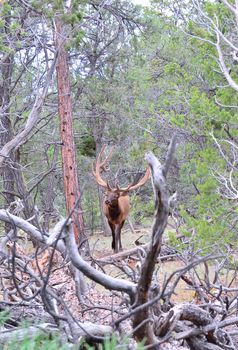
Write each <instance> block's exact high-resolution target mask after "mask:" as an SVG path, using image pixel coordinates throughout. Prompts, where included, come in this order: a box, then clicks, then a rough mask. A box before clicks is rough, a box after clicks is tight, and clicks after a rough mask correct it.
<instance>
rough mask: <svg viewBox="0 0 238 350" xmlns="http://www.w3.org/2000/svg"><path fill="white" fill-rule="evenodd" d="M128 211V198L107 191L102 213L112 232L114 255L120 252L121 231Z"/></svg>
mask: <svg viewBox="0 0 238 350" xmlns="http://www.w3.org/2000/svg"><path fill="white" fill-rule="evenodd" d="M129 211H130V203H129V196H128V195H125V194H121V193H118V192H113V191H107V193H106V195H105V198H104V203H103V212H104V215H105V216H106V217H107V220H108V224H109V226H110V228H111V230H112V249H113V250H114V252H115V253H117V252H118V251H119V249H120V250H122V244H121V229H122V227H123V225H124V222H125V220H126V218H127V216H128V214H129Z"/></svg>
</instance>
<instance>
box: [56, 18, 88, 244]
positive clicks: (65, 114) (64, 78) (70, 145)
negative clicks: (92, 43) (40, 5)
mask: <svg viewBox="0 0 238 350" xmlns="http://www.w3.org/2000/svg"><path fill="white" fill-rule="evenodd" d="M63 29H64V28H63V25H62V22H61V19H60V15H59V14H58V15H56V16H55V33H54V34H55V38H54V39H55V47H56V50H57V51H58V60H57V65H56V76H57V86H58V104H59V117H60V134H61V140H62V166H63V179H64V191H65V200H66V210H67V214H68V215H71V217H72V219H73V230H74V235H75V239H76V242H77V243H79V242H80V236H81V235H82V234H83V231H84V220H83V215H82V211H81V209H80V205H79V200H80V195H81V194H80V190H79V183H78V175H77V165H76V155H75V144H74V134H73V118H72V103H71V96H70V95H71V89H70V81H69V65H68V55H67V52H66V50H65V42H66V38H65V35H64V30H63Z"/></svg>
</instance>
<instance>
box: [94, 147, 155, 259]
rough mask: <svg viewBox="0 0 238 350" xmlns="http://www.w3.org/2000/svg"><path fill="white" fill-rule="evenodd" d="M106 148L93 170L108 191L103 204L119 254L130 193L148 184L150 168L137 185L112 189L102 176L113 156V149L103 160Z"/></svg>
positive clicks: (114, 246)
mask: <svg viewBox="0 0 238 350" xmlns="http://www.w3.org/2000/svg"><path fill="white" fill-rule="evenodd" d="M105 147H106V146H105V145H104V146H103V147H102V149H101V151H100V152H99V154H98V157H97V160H96V165H95V168H94V169H93V175H94V177H95V179H96V182H97V184H98V185H99V186H101V187H103V188H105V189H106V193H105V197H104V202H103V213H104V215H105V216H106V218H107V221H108V224H109V226H110V228H111V231H112V249H113V250H114V252H115V253H117V252H118V250H119V249H120V250H121V249H122V244H121V229H122V227H123V225H124V222H125V220H126V218H127V216H128V214H129V211H130V203H129V196H128V192H129V191H133V190H135V189H137V188H139V187H140V186H143V185H144V184H145V183H146V181H147V180H148V179H149V177H150V168H149V166H147V169H146V172H145V174H144V176H143V177H142V178H141V179H140V180H139V181H138V182H137V183H136V184H132V183H131V184H129V185H128V186H127V187H119V185H118V184H117V185H116V187H115V188H112V187H111V186H110V185H109V183H108V182H106V181H105V180H104V179H103V178H102V177H101V174H100V173H101V170H102V169H104V170H105V166H106V164H107V162H108V160H109V158H110V156H111V154H112V148H111V149H110V151H109V153H108V155H107V156H106V157H105V159H104V160H102V155H103V152H104V150H105Z"/></svg>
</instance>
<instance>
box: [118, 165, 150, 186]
mask: <svg viewBox="0 0 238 350" xmlns="http://www.w3.org/2000/svg"><path fill="white" fill-rule="evenodd" d="M150 174H151V172H150V167H149V165H147V168H146V172H145V174H144V176H143V177H142V178H141V179H140V180H139V181H138V182H137V183H136V184H134V185H133V184H132V183H131V184H129V185H128V186H127V187H124V188H119V187H118V186H117V190H118V191H120V192H129V191H133V190H136V189H137V188H139V187H141V186H143V185H144V184H145V183H146V181H147V180H148V179H149V178H150Z"/></svg>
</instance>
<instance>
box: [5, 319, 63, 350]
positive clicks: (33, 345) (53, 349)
mask: <svg viewBox="0 0 238 350" xmlns="http://www.w3.org/2000/svg"><path fill="white" fill-rule="evenodd" d="M28 327H29V325H28V326H26V327H25V330H22V332H24V334H25V335H24V337H23V339H22V340H19V339H17V340H16V339H14V337H13V338H12V339H11V340H10V341H9V342H8V343H7V344H5V347H4V349H6V350H29V349H31V350H67V349H68V348H69V347H68V345H66V344H65V345H62V344H61V342H60V341H59V339H58V336H57V335H54V336H52V335H50V334H46V333H44V332H42V331H40V330H39V332H38V334H36V335H34V336H30V335H29V332H28V330H29V328H28Z"/></svg>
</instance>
